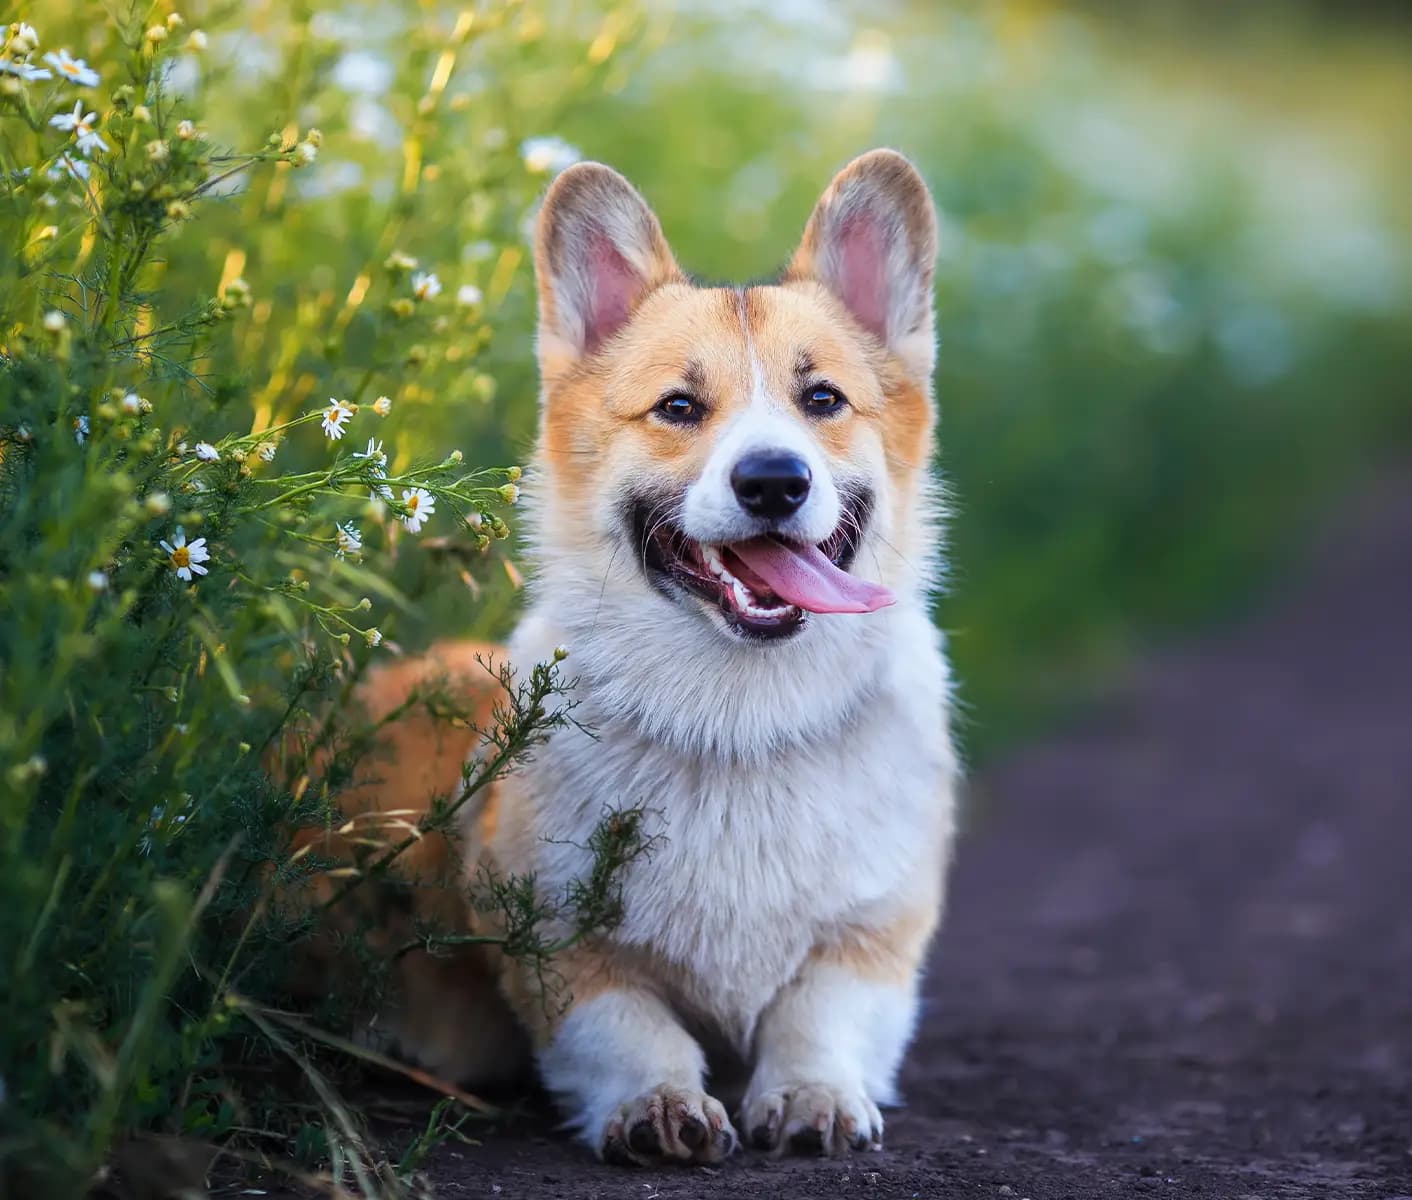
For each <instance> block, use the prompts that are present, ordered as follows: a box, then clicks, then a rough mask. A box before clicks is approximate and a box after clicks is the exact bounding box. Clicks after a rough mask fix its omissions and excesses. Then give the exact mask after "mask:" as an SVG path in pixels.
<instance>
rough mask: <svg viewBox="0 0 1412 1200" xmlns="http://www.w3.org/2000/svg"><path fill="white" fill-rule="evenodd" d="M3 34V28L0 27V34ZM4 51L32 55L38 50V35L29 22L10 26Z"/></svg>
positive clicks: (19, 22) (18, 22)
mask: <svg viewBox="0 0 1412 1200" xmlns="http://www.w3.org/2000/svg"><path fill="white" fill-rule="evenodd" d="M3 32H4V29H3V27H0V33H3ZM5 49H6V50H8V51H10V53H11V54H21V55H23V54H33V53H34V52H35V51H36V50H38V49H39V34H38V33H36V32H35V28H34V26H33V25H31V24H29V22H27V21H16V22H15V23H14V24H13V25H11V26H10V38H9V41H7V42H6V43H5Z"/></svg>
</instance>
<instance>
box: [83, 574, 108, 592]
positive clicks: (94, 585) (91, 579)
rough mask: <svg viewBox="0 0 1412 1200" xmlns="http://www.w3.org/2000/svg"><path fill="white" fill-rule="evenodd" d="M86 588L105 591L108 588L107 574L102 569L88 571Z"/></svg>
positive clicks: (92, 590)
mask: <svg viewBox="0 0 1412 1200" xmlns="http://www.w3.org/2000/svg"><path fill="white" fill-rule="evenodd" d="M88 590H89V591H91V592H106V591H107V590H108V576H107V575H106V574H104V573H103V572H102V571H90V572H89V573H88Z"/></svg>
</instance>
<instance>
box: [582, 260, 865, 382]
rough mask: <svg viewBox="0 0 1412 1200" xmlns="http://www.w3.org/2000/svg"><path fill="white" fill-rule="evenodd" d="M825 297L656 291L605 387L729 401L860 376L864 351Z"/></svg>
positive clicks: (769, 288)
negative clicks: (682, 391) (683, 392)
mask: <svg viewBox="0 0 1412 1200" xmlns="http://www.w3.org/2000/svg"><path fill="white" fill-rule="evenodd" d="M829 300H830V298H829V297H827V296H824V295H822V294H819V295H816V294H813V293H812V292H811V291H810V290H809V289H799V288H794V287H789V286H777V285H759V286H753V287H747V288H705V287H693V286H691V285H688V284H670V285H667V286H665V287H662V288H659V289H658V290H657V291H656V292H654V293H653V294H652V295H650V296H648V297H647V298H646V299H645V300H644V301H643V303H642V305H641V307H640V308H639V309H638V311H637V313H635V314H634V318H633V321H632V323H631V325H630V326H629V327H628V328H627V330H625V331H624V336H623V337H622V338H621V339H620V342H619V346H618V348H617V350H616V351H615V353H614V354H613V355H612V361H611V368H610V376H611V379H610V389H611V390H617V389H620V388H627V389H630V390H636V389H638V388H640V387H641V386H643V385H644V384H645V383H649V382H650V383H653V384H655V385H658V386H664V387H672V386H678V385H680V386H684V387H685V388H686V389H687V390H691V391H700V392H702V393H706V394H709V395H710V397H711V398H712V399H713V400H715V401H716V402H717V403H730V402H734V401H737V400H744V399H747V398H748V397H749V396H750V395H751V394H753V392H754V391H755V390H756V389H758V388H759V387H760V386H761V385H762V384H763V385H764V386H765V387H766V388H767V389H768V390H770V391H776V390H778V389H780V388H783V387H788V386H789V385H790V384H791V383H793V382H795V381H798V380H802V379H805V378H806V377H811V376H832V375H836V374H856V373H857V372H860V371H866V370H868V369H869V367H870V366H871V363H870V362H869V355H868V348H867V346H866V345H865V344H863V342H862V340H861V339H860V338H859V337H858V336H857V333H856V331H855V330H854V329H853V328H852V327H851V325H850V323H849V321H848V319H847V317H846V315H844V314H843V313H842V312H841V310H840V308H839V306H837V305H833V304H830V303H829ZM613 385H616V386H615V387H614V386H613Z"/></svg>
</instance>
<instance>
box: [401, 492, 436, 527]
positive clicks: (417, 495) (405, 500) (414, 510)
mask: <svg viewBox="0 0 1412 1200" xmlns="http://www.w3.org/2000/svg"><path fill="white" fill-rule="evenodd" d="M402 505H403V507H404V508H406V510H407V515H406V516H405V517H403V518H402V524H403V525H405V526H406V527H407V532H408V533H421V531H422V526H423V525H425V524H426V523H427V518H428V517H430V516H431V515H432V513H434V512H436V497H435V496H433V495H432V494H431V493H430V492H429V491H427V490H426V488H421V487H414V488H409V489H407V490H406V491H404V492H403V493H402Z"/></svg>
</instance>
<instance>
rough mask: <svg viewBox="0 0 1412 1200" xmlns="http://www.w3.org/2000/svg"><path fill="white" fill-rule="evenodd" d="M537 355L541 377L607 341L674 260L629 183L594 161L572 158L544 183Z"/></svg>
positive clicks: (667, 276)
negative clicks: (547, 185) (546, 185)
mask: <svg viewBox="0 0 1412 1200" xmlns="http://www.w3.org/2000/svg"><path fill="white" fill-rule="evenodd" d="M534 265H535V274H536V275H537V277H538V280H539V361H540V370H541V371H542V373H543V374H544V376H545V378H546V379H547V378H550V377H552V376H554V375H556V374H558V373H559V372H560V371H562V370H564V369H566V368H568V367H570V366H572V365H573V364H574V363H575V362H577V361H578V360H579V359H581V358H584V357H586V356H588V355H591V354H593V353H594V352H596V351H597V350H598V349H599V348H600V347H601V346H603V345H604V344H605V343H606V342H608V341H609V340H610V339H611V338H612V337H613V336H614V335H615V334H616V333H617V332H618V331H619V330H620V329H621V328H622V327H623V326H624V325H626V324H627V323H628V319H629V318H630V317H631V316H632V314H633V310H634V309H636V308H637V306H638V304H640V303H641V301H642V300H643V298H644V297H645V296H646V295H647V294H648V293H649V292H651V291H653V290H654V289H655V288H657V287H659V286H660V285H662V284H663V283H666V282H668V281H669V280H673V279H681V278H683V276H682V273H681V268H680V267H678V266H677V263H676V259H675V258H673V257H672V251H671V249H670V248H669V247H668V245H667V239H666V238H665V237H663V236H662V227H661V225H659V224H658V222H657V217H656V216H655V215H654V214H653V212H652V210H651V209H650V208H649V207H648V206H647V201H646V200H644V199H643V198H642V196H641V195H639V194H638V191H637V189H636V188H634V187H633V186H632V184H630V183H629V182H628V181H627V180H626V179H624V178H623V177H622V176H621V175H619V174H618V173H617V172H616V171H614V170H613V169H612V168H611V167H605V166H604V165H603V164H602V163H595V162H582V163H576V164H575V165H574V166H572V167H570V168H569V169H568V170H566V171H564V172H563V173H562V174H561V175H559V177H558V178H557V179H555V180H554V183H553V184H552V186H551V187H550V188H549V192H548V194H547V195H546V196H545V197H544V204H543V206H542V207H541V208H540V210H539V223H538V226H537V228H536V230H535V239H534Z"/></svg>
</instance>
